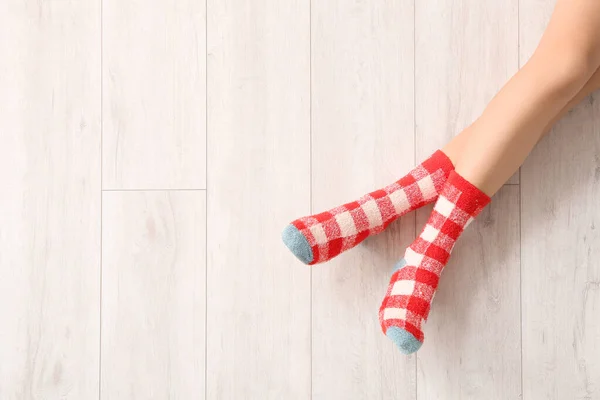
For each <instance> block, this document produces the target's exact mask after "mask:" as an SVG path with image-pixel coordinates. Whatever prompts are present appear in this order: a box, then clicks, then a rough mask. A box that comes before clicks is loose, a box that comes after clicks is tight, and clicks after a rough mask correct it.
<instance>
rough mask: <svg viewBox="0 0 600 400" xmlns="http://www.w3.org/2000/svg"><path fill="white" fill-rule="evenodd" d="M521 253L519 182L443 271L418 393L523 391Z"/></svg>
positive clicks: (500, 196) (420, 361) (495, 395)
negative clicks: (520, 290) (520, 289)
mask: <svg viewBox="0 0 600 400" xmlns="http://www.w3.org/2000/svg"><path fill="white" fill-rule="evenodd" d="M429 209H430V208H428V210H429ZM427 218H428V215H425V213H420V214H419V218H417V220H418V224H417V225H418V226H419V227H421V226H423V225H424V224H425V223H426V222H427ZM519 257H520V249H519V187H518V186H515V185H512V186H505V187H504V188H502V189H501V190H500V192H498V193H497V194H496V195H495V196H494V198H493V200H492V203H491V204H490V205H489V206H488V208H486V209H485V210H484V211H483V212H482V213H481V215H480V216H479V217H478V218H477V220H476V221H475V222H474V223H473V224H471V225H470V226H469V228H468V230H467V231H465V233H464V234H463V236H462V237H461V239H460V241H459V242H458V243H457V245H456V248H455V250H454V251H453V253H452V258H451V260H450V263H449V264H448V266H447V267H446V269H445V270H444V273H443V275H442V279H441V281H440V286H439V289H438V292H437V294H436V296H435V300H434V302H433V306H432V309H431V313H430V316H429V320H428V321H427V323H426V325H425V329H424V333H425V342H424V344H423V347H422V349H421V350H419V353H418V357H417V370H418V375H417V382H418V385H417V387H418V398H419V399H426V400H430V399H442V400H443V399H498V400H503V399H519V398H520V393H521V338H520V336H521V331H520V326H521V319H520V293H519V284H520V271H519V270H520V268H519Z"/></svg>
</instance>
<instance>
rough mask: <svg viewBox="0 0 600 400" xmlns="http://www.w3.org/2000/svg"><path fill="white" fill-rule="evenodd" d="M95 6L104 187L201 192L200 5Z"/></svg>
mask: <svg viewBox="0 0 600 400" xmlns="http://www.w3.org/2000/svg"><path fill="white" fill-rule="evenodd" d="M102 3H103V21H104V26H103V83H104V88H103V89H104V90H103V91H104V99H103V118H104V121H103V122H104V132H103V168H104V170H103V180H104V182H103V184H104V189H204V188H205V187H206V179H205V178H206V177H205V174H206V171H205V169H206V168H205V167H206V147H205V146H206V34H205V33H206V25H205V24H206V18H205V1H204V0H200V1H198V0H177V1H175V0H169V1H162V0H147V1H136V0H103V2H102Z"/></svg>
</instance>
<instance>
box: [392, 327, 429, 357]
mask: <svg viewBox="0 0 600 400" xmlns="http://www.w3.org/2000/svg"><path fill="white" fill-rule="evenodd" d="M385 335H386V336H387V337H388V338H390V340H391V341H392V342H394V343H395V344H396V346H398V348H399V349H400V351H401V352H403V353H404V354H411V353H414V352H416V351H417V350H419V349H420V348H421V345H422V344H423V343H421V342H419V341H418V340H417V339H416V338H415V337H414V336H413V335H412V334H411V333H410V332H407V331H405V330H404V329H402V328H398V327H397V326H390V327H389V328H388V329H387V331H386V333H385Z"/></svg>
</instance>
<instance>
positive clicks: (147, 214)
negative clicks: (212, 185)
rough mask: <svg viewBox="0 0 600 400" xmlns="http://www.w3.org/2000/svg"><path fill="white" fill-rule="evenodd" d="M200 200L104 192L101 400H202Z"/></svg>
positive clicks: (200, 196) (197, 194)
mask: <svg viewBox="0 0 600 400" xmlns="http://www.w3.org/2000/svg"><path fill="white" fill-rule="evenodd" d="M205 210H206V199H205V193H204V192H201V191H180V192H176V191H175V192H161V191H156V192H106V193H104V195H103V218H102V220H103V224H102V225H103V228H102V375H101V376H102V382H101V384H102V392H101V393H102V396H101V398H102V399H107V400H108V399H115V400H117V399H125V398H127V399H132V400H135V399H144V400H146V399H161V400H162V399H203V398H204V360H205V354H204V346H205V342H204V339H205V337H204V336H205V335H204V330H205V301H206V298H205V294H206V293H205V292H206V291H205V287H206V281H205V277H206V269H205V261H206V247H205V246H206V236H205V232H206V217H205Z"/></svg>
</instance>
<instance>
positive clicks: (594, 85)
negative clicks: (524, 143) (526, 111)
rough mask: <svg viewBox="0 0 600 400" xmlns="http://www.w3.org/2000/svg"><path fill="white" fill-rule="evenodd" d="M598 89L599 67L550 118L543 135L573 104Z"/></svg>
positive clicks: (599, 84) (599, 81) (599, 85)
mask: <svg viewBox="0 0 600 400" xmlns="http://www.w3.org/2000/svg"><path fill="white" fill-rule="evenodd" d="M598 89H600V69H597V70H596V72H594V75H592V77H591V78H590V80H589V81H588V82H587V83H586V84H585V86H584V87H583V88H582V89H581V90H580V91H579V93H577V95H575V97H573V99H571V101H570V102H569V104H567V105H566V106H565V107H564V108H563V109H562V110H561V112H559V113H558V115H557V116H556V117H554V119H553V120H552V122H550V123H549V124H548V125H547V126H546V128H545V129H544V135H545V134H546V133H548V132H550V130H551V129H552V127H553V126H554V125H556V123H557V122H558V121H560V120H561V119H562V118H563V117H564V116H565V115H567V114H568V113H569V111H571V110H572V109H573V108H575V106H577V105H578V104H579V103H581V102H582V101H583V100H584V99H585V98H586V97H588V96H589V95H590V94H592V93H594V92H595V91H596V90H598Z"/></svg>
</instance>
